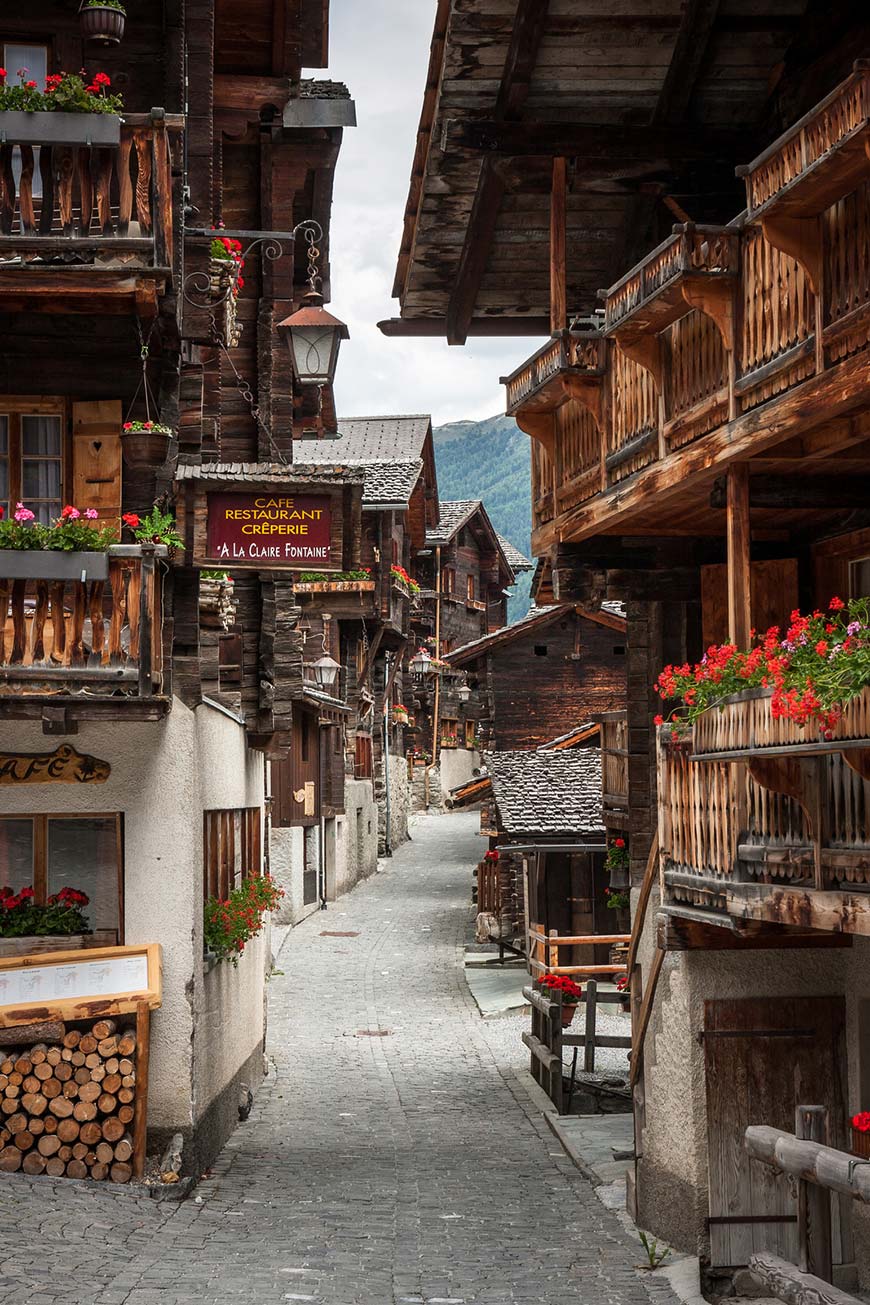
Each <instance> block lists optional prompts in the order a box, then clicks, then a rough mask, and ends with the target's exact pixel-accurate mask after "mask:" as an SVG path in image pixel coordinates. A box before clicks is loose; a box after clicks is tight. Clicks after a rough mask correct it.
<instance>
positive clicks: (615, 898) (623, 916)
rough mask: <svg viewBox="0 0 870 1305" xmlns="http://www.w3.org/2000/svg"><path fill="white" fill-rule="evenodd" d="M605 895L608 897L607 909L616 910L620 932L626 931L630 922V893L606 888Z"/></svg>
mask: <svg viewBox="0 0 870 1305" xmlns="http://www.w3.org/2000/svg"><path fill="white" fill-rule="evenodd" d="M604 896H605V897H606V898H607V903H606V905H607V909H608V910H609V911H615V912H616V919H617V926H618V928H619V932H620V933H626V932H627V930H628V926H629V923H630V921H629V919H628V913H629V908H630V907H631V898H630V897H629V895H628V893H624V892H620V891H619V890H618V889H614V888H605V890H604Z"/></svg>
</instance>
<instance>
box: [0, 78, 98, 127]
mask: <svg viewBox="0 0 870 1305" xmlns="http://www.w3.org/2000/svg"><path fill="white" fill-rule="evenodd" d="M17 75H18V84H17V85H12V84H10V83H9V82H8V81H7V73H6V69H5V68H0V131H2V133H3V136H4V138H5V139H6V140H7V141H9V142H12V143H14V144H16V145H117V144H119V142H120V140H121V119H120V116H119V114H120V112H121V109H122V107H123V101H122V99H121V96H120V95H114V94H112V93H111V91H110V87H111V85H112V82H111V78H110V77H108V75H107V74H106V73H104V72H98V73H96V74H95V76H94V78H93V81H91V82H89V83H86V82H85V80H84V78H83V77H82V75H81V74H80V73H52V74H51V75H50V76H49V77H47V78H46V80H45V88H44V90H42V91H40V89H39V87H38V86H37V84H36V82H34V81H29V80H27V69H26V68H19V69H18V74H17Z"/></svg>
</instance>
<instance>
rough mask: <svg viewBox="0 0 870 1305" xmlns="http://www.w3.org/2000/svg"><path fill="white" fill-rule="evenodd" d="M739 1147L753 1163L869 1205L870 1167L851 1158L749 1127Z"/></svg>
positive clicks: (757, 1126) (768, 1128)
mask: <svg viewBox="0 0 870 1305" xmlns="http://www.w3.org/2000/svg"><path fill="white" fill-rule="evenodd" d="M743 1145H744V1146H745V1148H746V1151H747V1153H748V1154H749V1156H750V1157H751V1159H753V1160H760V1161H761V1162H762V1163H763V1164H766V1165H770V1166H771V1168H773V1169H779V1170H781V1171H782V1173H785V1174H789V1175H790V1177H792V1178H799V1179H802V1180H803V1181H804V1182H807V1183H818V1185H819V1186H820V1187H824V1188H827V1189H828V1190H829V1191H831V1192H840V1193H841V1194H842V1195H843V1196H850V1197H852V1198H853V1199H854V1200H856V1201H863V1202H864V1203H865V1204H868V1203H870V1165H861V1164H856V1163H855V1156H853V1155H850V1154H849V1153H848V1152H846V1151H838V1150H837V1149H836V1148H835V1147H832V1146H825V1145H824V1144H823V1143H821V1142H816V1141H814V1140H802V1139H801V1138H797V1137H795V1136H794V1134H793V1133H787V1132H786V1131H785V1129H782V1128H772V1127H771V1126H770V1125H768V1124H750V1125H749V1127H748V1128H747V1129H746V1133H745V1135H744V1140H743Z"/></svg>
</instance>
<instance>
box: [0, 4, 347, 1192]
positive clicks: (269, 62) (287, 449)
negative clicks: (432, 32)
mask: <svg viewBox="0 0 870 1305" xmlns="http://www.w3.org/2000/svg"><path fill="white" fill-rule="evenodd" d="M243 8H244V12H243V14H242V11H241V10H239V9H238V8H236V9H233V8H231V7H228V6H226V5H221V4H217V3H215V0H188V2H187V3H186V4H181V3H179V2H178V0H144V2H143V3H141V4H137V5H136V6H131V7H130V9H129V12H128V14H127V16H126V24H125V31H124V33H123V36H122V38H121V40H120V42H119V43H116V44H109V45H96V44H94V43H93V42H91V41H89V40H87V39H86V35H85V33H84V31H83V27H82V22H83V19H84V12H83V14H82V16H80V15H79V13H78V12H77V10H78V6H77V5H75V4H73V5H70V4H62V5H58V4H56V3H54V2H53V0H32V3H30V4H28V5H21V4H17V5H6V6H5V7H4V12H3V14H2V16H0V63H2V66H4V67H5V68H6V69H7V70H9V71H8V74H7V80H8V81H13V82H14V81H15V80H16V76H15V74H14V71H13V70H15V69H18V68H26V69H27V70H28V71H27V74H26V76H28V77H29V78H31V79H33V80H34V81H35V82H37V84H38V86H39V88H40V89H41V88H42V87H43V85H44V83H45V79H46V78H47V77H49V76H52V75H54V74H58V73H61V72H62V71H64V70H68V69H72V70H78V69H80V68H81V69H84V70H85V75H86V76H87V77H93V76H94V74H96V73H97V72H104V73H106V74H107V75H108V76H109V78H110V79H111V82H112V90H113V92H118V93H119V94H121V95H122V96H123V109H122V110H121V112H120V114H119V115H115V114H95V113H85V112H83V113H80V114H75V115H68V114H62V113H56V112H45V113H34V114H30V113H27V114H15V113H11V112H8V111H0V176H2V180H0V356H2V358H3V364H4V365H3V368H2V370H0V503H2V507H3V510H4V516H5V520H6V521H8V519H9V515H10V511H12V512H14V511H15V508H16V504H18V503H23V504H24V506H25V508H26V509H27V510H28V511H30V512H32V513H33V515H34V517H35V518H36V520H37V521H39V522H41V523H43V524H46V523H48V522H51V521H54V520H55V519H56V518H57V517H58V516H59V515H60V513H61V510H62V508H63V507H64V505H66V504H70V505H75V506H76V507H77V508H78V509H79V510H80V511H81V512H82V513H84V512H85V511H86V510H92V511H96V512H97V514H98V516H99V518H100V520H101V521H103V522H104V523H106V524H110V525H114V526H115V527H117V528H119V532H120V526H121V521H120V518H121V515H122V513H124V514H130V513H132V514H136V515H138V516H139V517H140V518H141V517H144V516H145V514H146V513H148V512H149V511H150V510H151V508H152V505H154V504H155V503H158V504H159V505H160V507H161V509H163V510H164V511H165V512H166V513H167V514H168V515H169V516H170V518H173V517H174V518H175V522H176V524H177V528H178V531H179V533H180V535H181V539H182V546H181V547H176V546H172V547H171V548H167V547H166V546H164V545H163V544H161V543H159V542H157V543H155V542H151V541H148V542H133V541H132V538H131V536H130V533H129V530H128V529H127V528H126V527H125V529H124V536H123V542H122V543H121V544H119V545H118V546H115V547H113V548H111V549H110V550H109V551H108V552H107V553H100V554H91V553H71V554H65V553H58V552H53V551H45V552H42V553H40V552H38V551H30V550H25V551H23V552H18V551H15V550H10V549H5V548H4V549H0V751H2V757H3V766H2V769H3V773H4V776H7V778H5V779H4V783H3V785H2V787H0V864H2V865H3V866H4V867H5V870H4V872H2V873H3V874H5V875H6V876H8V877H9V880H10V882H11V883H12V884H13V885H14V886H15V887H16V888H19V887H22V886H27V885H28V884H29V885H31V886H32V887H33V889H34V892H35V894H36V899H37V901H44V899H45V897H46V895H47V894H51V893H54V892H56V891H57V890H58V888H59V887H60V886H61V884H69V885H71V886H73V887H75V888H78V889H81V890H83V891H84V892H86V894H87V896H88V897H89V898H90V905H89V907H88V912H89V916H88V919H89V923H90V925H91V928H92V932H91V933H89V934H85V935H82V942H83V945H84V946H93V944H94V943H101V944H112V945H115V946H120V947H122V948H125V949H126V948H129V947H138V948H139V951H140V952H141V953H142V955H143V956H144V955H145V954H146V952H147V954H148V955H149V956H152V957H154V956H156V957H157V960H158V965H159V952H160V950H161V949H162V973H163V991H162V1007H161V1009H159V1010H157V1009H155V1011H154V1015H153V1022H152V1025H151V1037H150V1084H149V1085H148V1089H149V1090H148V1101H147V1110H146V1105H145V1095H144V1090H143V1094H142V1095H141V1101H140V1096H138V1095H137V1099H136V1100H137V1104H136V1112H137V1113H136V1124H135V1127H136V1138H137V1142H136V1160H135V1164H136V1168H137V1172H139V1173H141V1169H142V1165H143V1164H144V1155H145V1150H144V1148H145V1139H146V1130H147V1135H148V1139H149V1141H150V1144H151V1145H152V1146H154V1147H157V1146H160V1145H162V1144H164V1143H165V1142H166V1141H167V1140H168V1139H169V1138H170V1137H172V1136H174V1135H175V1134H176V1133H178V1132H180V1133H182V1135H183V1138H184V1158H183V1166H184V1172H185V1173H188V1172H190V1173H197V1174H198V1173H201V1172H202V1171H203V1170H204V1169H205V1168H206V1167H207V1165H208V1164H209V1163H210V1162H211V1159H212V1158H213V1156H214V1155H215V1154H216V1152H217V1150H218V1149H219V1148H220V1146H221V1145H222V1144H223V1142H224V1140H225V1139H226V1137H227V1136H228V1134H229V1133H230V1132H231V1130H232V1128H233V1127H234V1126H235V1124H236V1123H237V1122H238V1118H239V1114H238V1109H239V1105H238V1103H239V1099H240V1093H242V1089H243V1088H244V1093H247V1091H248V1089H249V1088H250V1089H255V1088H256V1087H257V1086H258V1084H259V1082H260V1080H261V1078H262V1074H263V1063H264V1062H263V991H264V988H263V984H264V978H265V972H266V970H267V968H268V964H269V960H270V948H269V941H268V922H267V924H266V928H265V930H264V931H263V932H262V933H261V934H260V936H259V937H258V938H257V939H255V940H253V941H252V942H251V944H250V945H249V947H248V948H247V950H246V951H245V954H244V956H243V957H241V959H240V962H239V967H238V970H234V969H231V967H229V966H228V965H226V964H224V965H219V964H218V963H217V959H216V957H215V956H214V955H213V954H205V958H204V906H205V905H206V904H207V903H208V902H209V901H210V900H211V899H213V898H217V897H220V898H222V899H225V898H227V897H228V896H229V895H230V893H231V892H232V891H233V890H234V889H236V888H239V887H241V886H242V885H243V884H244V883H245V881H246V879H248V878H249V877H251V876H256V875H259V874H260V873H261V871H262V870H263V868H264V866H266V865H268V864H269V859H268V856H269V844H268V840H269V833H270V822H274V824H275V825H276V826H277V825H279V824H280V823H281V819H282V815H284V814H286V813H288V812H289V819H290V820H292V821H293V822H294V823H302V824H305V825H306V826H308V825H310V826H312V827H313V828H314V831H315V833H316V834H317V836H318V838H317V840H316V841H317V846H314V844H313V843H312V846H311V847H310V848H309V849H308V851H307V853H306V855H307V859H306V860H305V864H304V867H303V863H302V858H303V850H302V849H301V848H295V849H294V858H295V859H294V860H293V861H292V864H291V863H290V862H289V861H287V860H286V859H282V857H281V856H276V857H273V858H272V863H271V864H272V869H273V872H274V874H275V878H276V880H278V881H281V882H284V883H285V885H286V886H287V890H288V896H292V893H293V892H295V884H296V882H297V880H300V881H301V877H302V872H303V869H304V870H305V873H306V874H308V873H310V872H311V871H313V873H314V880H315V887H314V890H313V891H314V894H315V900H317V898H318V897H320V896H323V895H325V893H326V890H327V887H328V885H327V881H326V867H325V866H324V852H323V848H324V845H325V843H327V842H328V836H329V835H328V829H327V828H326V826H327V824H328V821H327V819H326V817H328V816H329V815H330V814H333V815H334V814H336V813H338V812H340V810H341V802H342V798H341V793H340V791H339V790H340V787H341V782H340V781H343V769H344V768H343V748H344V741H343V736H344V722H345V718H346V715H347V706H346V704H345V702H344V701H343V699H342V698H340V697H337V696H335V695H336V692H337V690H331V691H325V689H324V686H322V685H320V686H318V685H317V684H315V683H314V680H313V678H312V676H311V675H310V674H306V671H305V663H306V660H307V654H306V648H305V643H304V630H300V629H299V622H300V618H301V616H302V609H301V607H300V602H299V598H298V597H297V595H296V594H295V592H294V587H293V580H294V574H295V571H297V570H298V569H299V566H300V561H301V559H302V558H303V557H305V556H307V554H306V548H307V544H300V545H299V550H298V551H297V552H292V554H291V550H290V544H289V543H287V542H286V541H285V542H284V543H283V544H282V545H281V546H277V545H275V543H274V540H273V541H269V540H268V539H266V538H265V536H263V532H262V531H260V535H261V538H260V539H259V540H257V539H256V538H253V536H255V535H256V534H257V533H258V532H257V531H251V530H248V528H247V523H248V521H250V520H251V518H252V515H253V517H254V519H256V520H261V519H262V518H261V517H258V516H257V515H256V514H257V513H262V512H263V511H265V512H266V513H267V514H270V515H269V521H270V522H272V521H274V520H275V518H274V517H273V516H272V515H271V514H273V513H277V514H278V516H282V514H283V513H284V512H285V510H287V511H291V510H292V511H296V510H298V511H304V512H306V513H307V514H308V515H307V517H306V520H310V521H312V522H315V521H316V523H317V525H316V529H314V527H312V530H314V533H315V534H317V535H318V536H319V542H318V543H317V547H316V549H313V544H314V541H313V540H312V541H310V542H311V545H312V549H313V551H316V552H317V555H318V567H319V568H322V569H324V570H326V571H330V572H331V571H342V570H345V569H350V568H353V567H356V566H358V565H359V564H360V550H361V543H362V496H363V483H364V478H363V476H362V475H360V474H359V473H358V472H355V471H353V470H344V471H332V470H327V469H324V468H322V467H320V466H317V467H312V466H310V465H307V464H304V459H302V460H299V465H296V466H293V465H291V463H292V461H293V453H294V437H295V436H299V437H300V438H301V437H303V436H308V435H317V436H322V435H324V434H330V433H334V432H335V413H334V403H333V400H332V394H331V389H330V387H329V385H328V384H327V385H325V386H317V385H315V386H307V387H303V386H302V385H301V384H299V383H298V381H297V379H296V378H295V377H294V374H293V368H292V363H291V354H290V350H289V349H288V348H287V342H286V338H285V337H286V330H284V329H282V328H280V326H279V324H280V323H281V322H282V320H283V319H285V318H286V317H287V316H288V315H289V314H291V313H292V312H293V311H294V310H295V309H296V308H298V306H299V304H300V303H301V301H302V297H303V295H304V293H305V291H306V289H307V284H306V276H307V267H308V242H306V241H305V239H304V238H303V236H302V234H301V233H300V234H299V236H298V238H297V239H296V240H295V243H294V240H293V238H292V231H293V228H294V227H296V225H297V224H298V223H300V222H303V221H306V220H309V219H314V220H315V221H316V222H318V223H319V225H320V227H321V228H322V231H323V238H322V239H319V238H318V243H317V248H316V251H315V257H316V262H317V271H318V274H319V277H320V282H319V286H320V288H321V289H322V291H323V295H324V298H325V299H327V300H328V299H329V297H330V277H329V239H328V231H329V217H330V208H331V197H332V182H333V174H334V168H335V164H336V160H337V156H338V151H339V147H340V144H341V137H342V131H343V128H344V127H345V126H349V125H352V123H353V114H354V109H353V102H352V100H351V99H350V97H349V93H348V91H347V88H346V87H344V86H343V85H342V84H341V83H336V82H331V81H318V80H316V79H314V78H312V77H311V76H310V75H305V76H303V71H304V70H316V69H319V68H323V67H324V66H325V65H326V62H327V34H328V5H327V4H325V3H321V0H317V2H316V3H313V2H312V3H310V2H309V0H249V2H248V3H246V4H245V6H244V7H243ZM224 233H225V235H226V238H227V239H238V241H239V245H240V249H241V254H242V256H243V257H244V259H245V267H244V277H243V279H240V280H238V281H236V280H235V277H234V274H233V272H232V269H230V268H229V267H228V261H227V260H226V259H223V260H221V259H215V257H214V250H213V243H214V241H215V240H216V239H218V238H220V237H222V236H223V234H224ZM230 261H231V260H230ZM147 420H150V421H152V422H156V423H159V424H160V425H162V426H165V427H168V428H169V429H170V431H171V432H172V435H171V439H166V438H163V439H162V440H161V439H160V438H156V437H155V436H154V435H153V434H152V435H148V436H146V437H145V438H139V439H134V438H133V437H132V436H131V435H129V433H128V432H127V431H125V430H124V423H125V422H135V421H143V422H144V421H147ZM291 501H292V502H293V503H294V504H295V505H296V506H295V508H292V509H290V508H288V507H287V505H288V504H290V503H291ZM282 519H283V517H282ZM228 523H229V525H230V526H231V527H232V529H230V528H229V527H228ZM285 524H286V523H285ZM219 527H220V528H219ZM224 527H227V528H226V529H224ZM306 529H307V527H306ZM275 530H276V531H277V532H278V533H279V534H280V533H281V531H285V527H284V526H281V525H280V523H279V525H277V526H275ZM285 534H288V535H290V534H292V532H290V531H285ZM294 547H295V545H294ZM288 562H292V566H291V565H288ZM303 564H305V565H307V563H303ZM337 739H340V740H341V742H340V744H339V743H338V742H336V740H337ZM338 754H340V760H341V763H342V764H341V765H340V766H333V765H332V758H333V757H334V756H335V755H338ZM287 757H290V758H291V763H290V769H291V778H290V781H289V783H287V784H286V785H281V784H279V785H278V787H277V789H276V788H274V787H273V786H272V781H271V780H270V775H269V760H268V759H269V758H274V759H275V760H276V762H281V760H282V759H286V758H287ZM327 758H329V764H327ZM31 763H32V764H31ZM279 775H280V770H279ZM21 776H25V777H29V779H28V782H27V786H26V787H22V783H23V780H21V779H20V778H19V777H21ZM71 781H76V782H71ZM297 795H298V796H297ZM354 837H355V835H354ZM0 877H2V875H0ZM339 877H340V875H339ZM4 882H5V880H4ZM0 886H3V885H2V884H0ZM149 948H150V949H151V950H150V951H149V950H148V949H149ZM136 963H137V964H138V963H139V962H138V961H137V962H136ZM149 963H150V962H149ZM157 987H158V988H159V983H158V984H157ZM153 992H154V989H153V986H152V987H151V988H149V993H150V994H151V996H152V997H153ZM152 1004H153V1003H152ZM108 1009H110V1010H111V1007H108ZM147 1013H148V1012H147V1011H146V1015H147ZM2 1022H3V1021H2V1020H0V1023H2ZM140 1045H141V1039H140ZM146 1050H147V1048H146ZM33 1163H34V1164H35V1165H37V1166H38V1163H39V1162H38V1160H34V1161H33ZM76 1163H77V1164H78V1162H76ZM7 1167H8V1166H7ZM128 1167H129V1166H128ZM104 1168H105V1166H104ZM37 1171H38V1170H37V1169H36V1168H34V1169H30V1170H28V1172H32V1173H36V1172H37ZM55 1172H56V1171H55ZM69 1172H71V1173H72V1172H74V1176H84V1175H82V1174H81V1173H80V1172H79V1171H78V1170H76V1171H69ZM128 1176H129V1175H128Z"/></svg>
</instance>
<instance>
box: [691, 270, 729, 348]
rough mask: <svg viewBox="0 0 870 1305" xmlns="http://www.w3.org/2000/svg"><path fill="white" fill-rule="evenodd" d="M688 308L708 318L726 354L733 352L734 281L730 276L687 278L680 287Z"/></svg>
mask: <svg viewBox="0 0 870 1305" xmlns="http://www.w3.org/2000/svg"><path fill="white" fill-rule="evenodd" d="M680 289H681V290H682V294H683V298H684V299H685V301H686V303H687V304H688V305H689V307H690V308H697V310H698V312H699V313H703V314H704V316H705V317H709V318H710V319H711V320H712V322H713V323H714V325H715V326H716V329H717V330H718V332H719V334H720V335H721V337H722V344H723V346H724V348H725V351H726V353H732V352H733V350H734V294H735V281H734V278H733V277H731V276H717V277H710V276H706V277H700V276H698V277H689V278H687V279H686V280H684V281H683V282H682V284H681V286H680Z"/></svg>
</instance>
